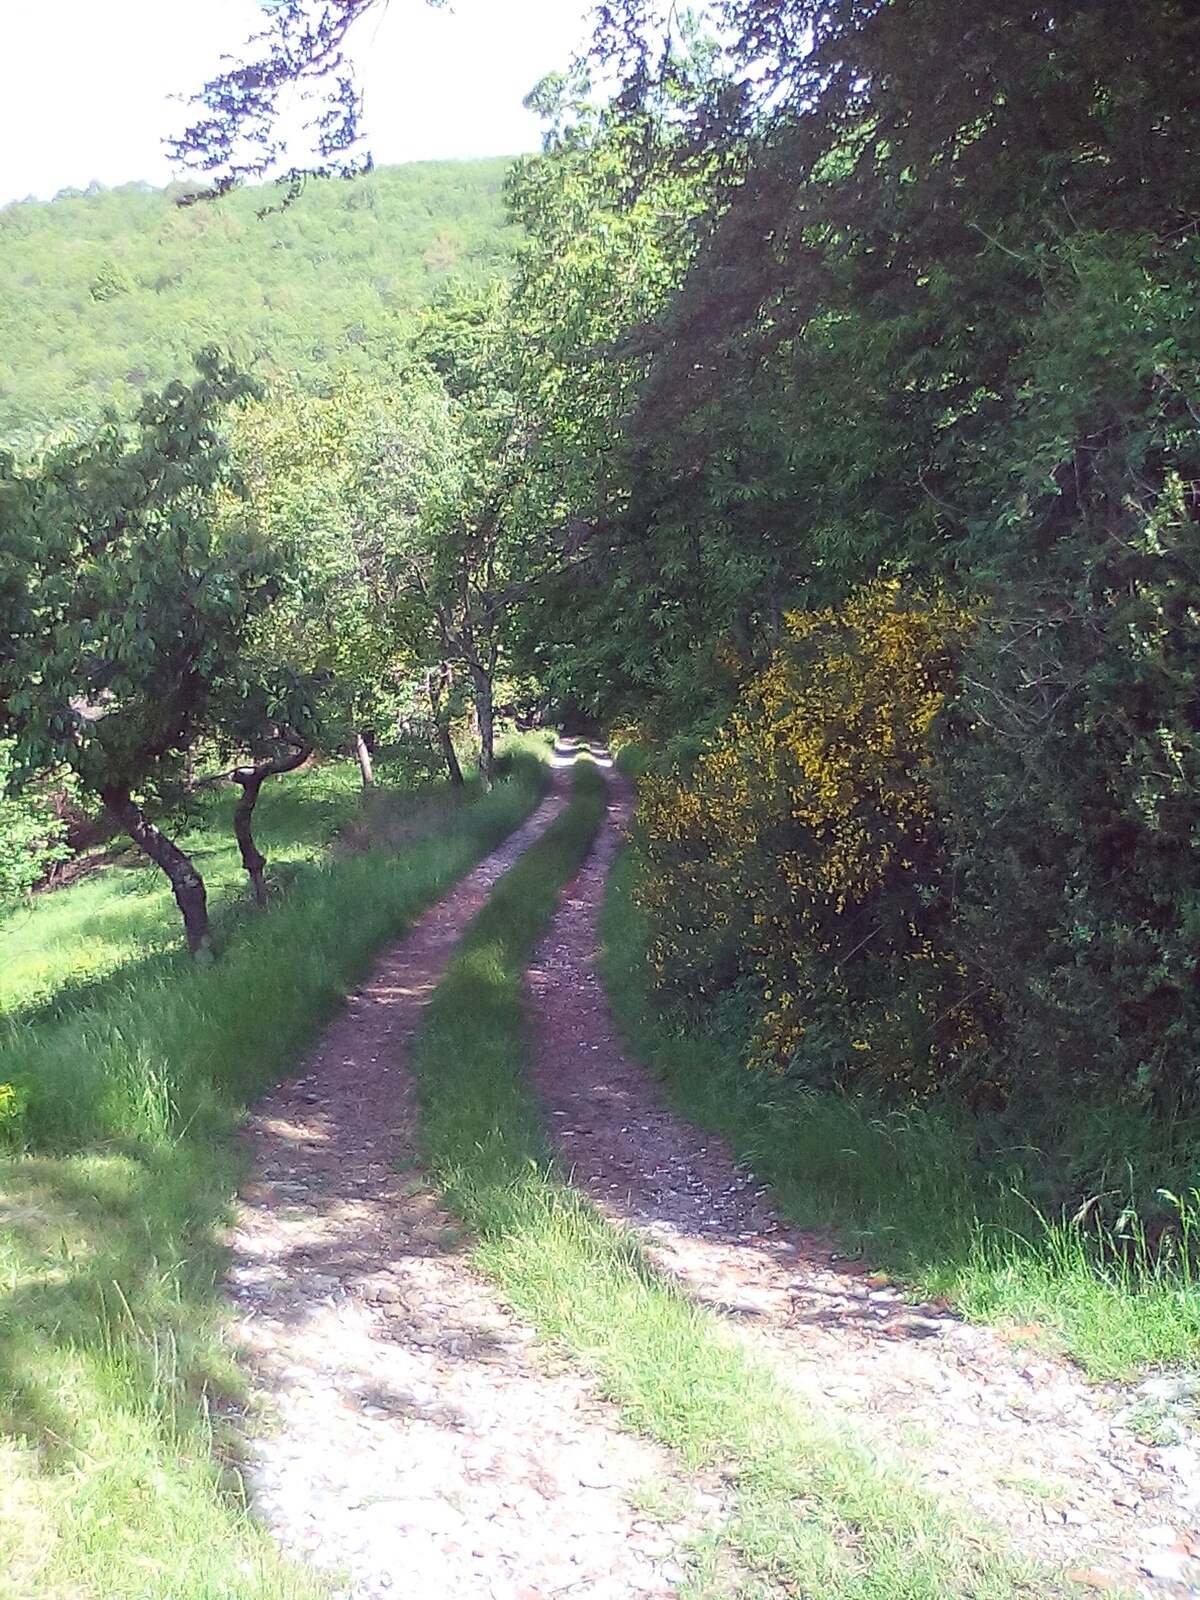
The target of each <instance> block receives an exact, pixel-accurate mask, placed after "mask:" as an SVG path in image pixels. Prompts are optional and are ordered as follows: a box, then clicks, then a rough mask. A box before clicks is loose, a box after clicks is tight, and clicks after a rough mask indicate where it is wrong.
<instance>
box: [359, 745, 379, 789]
mask: <svg viewBox="0 0 1200 1600" xmlns="http://www.w3.org/2000/svg"><path fill="white" fill-rule="evenodd" d="M354 754H355V755H356V756H357V757H358V770H359V771H360V772H361V773H362V783H363V788H364V789H370V788H371V787H372V786H373V785H374V783H375V768H374V767H373V766H372V765H371V750H370V747H369V745H368V744H367V741H366V740H365V739H364V738H363V736H362V734H361V733H356V734H355V735H354Z"/></svg>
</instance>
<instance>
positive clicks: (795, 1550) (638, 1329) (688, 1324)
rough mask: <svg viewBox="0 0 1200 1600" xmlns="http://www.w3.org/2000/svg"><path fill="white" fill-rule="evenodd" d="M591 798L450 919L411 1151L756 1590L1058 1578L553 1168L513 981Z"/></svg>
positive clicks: (1026, 1589)
mask: <svg viewBox="0 0 1200 1600" xmlns="http://www.w3.org/2000/svg"><path fill="white" fill-rule="evenodd" d="M604 806H605V793H604V785H603V779H602V778H601V776H600V774H599V773H598V772H596V771H595V770H594V769H588V768H583V769H580V770H579V771H578V773H577V776H576V782H575V793H574V797H573V799H572V802H571V805H570V807H569V808H568V810H567V811H566V812H565V813H564V814H563V816H562V817H560V818H559V820H558V821H557V822H556V823H555V824H554V826H553V827H552V828H551V829H550V830H549V831H548V832H547V834H546V835H545V836H544V837H543V839H542V840H541V841H539V843H538V844H537V845H535V846H534V848H533V849H532V850H531V851H530V852H529V853H528V854H527V855H526V856H525V857H523V859H522V860H521V861H520V862H519V863H518V864H517V865H516V866H515V867H514V868H513V869H512V870H511V871H510V872H509V873H508V874H507V875H506V876H505V877H504V878H503V879H502V880H501V882H500V884H499V885H498V886H497V888H496V890H495V892H494V893H493V895H492V897H491V899H490V900H489V902H488V904H487V905H486V906H485V908H484V909H483V911H481V912H480V914H479V916H478V917H477V918H476V919H475V921H474V923H473V924H472V925H471V927H470V929H469V930H468V932H467V934H466V937H465V938H464V940H463V943H462V945H461V946H460V948H459V951H458V953H457V954H456V956H455V957H454V959H453V961H452V962H451V964H450V966H449V968H448V969H447V972H446V975H445V977H444V978H443V980H442V983H441V985H440V986H439V988H438V990H437V993H436V994H435V996H434V999H433V1001H432V1003H431V1005H430V1008H429V1011H428V1013H427V1021H426V1026H425V1028H424V1030H423V1031H422V1034H421V1036H420V1038H419V1039H418V1041H417V1043H416V1046H415V1048H414V1050H413V1052H412V1055H411V1057H410V1061H411V1065H412V1068H413V1070H414V1072H415V1073H416V1075H417V1079H418V1084H419V1090H420V1096H421V1105H422V1120H421V1145H422V1153H423V1156H424V1159H425V1161H426V1162H427V1164H428V1167H429V1170H430V1173H431V1175H432V1177H433V1178H434V1180H435V1182H436V1183H437V1184H438V1185H439V1187H440V1188H441V1190H442V1192H443V1194H444V1195H445V1197H446V1199H447V1201H448V1203H449V1204H450V1205H451V1206H452V1207H453V1208H454V1209H455V1210H456V1211H458V1212H459V1214H460V1215H461V1216H462V1217H463V1219H464V1220H465V1221H466V1222H467V1223H468V1224H469V1225H470V1227H471V1228H472V1229H473V1230H474V1232H475V1233H476V1234H477V1235H478V1238H479V1245H478V1250H477V1261H478V1263H479V1265H480V1266H481V1267H482V1269H483V1270H484V1271H485V1272H487V1273H488V1274H489V1275H490V1276H491V1277H492V1278H493V1279H494V1281H495V1282H496V1283H497V1284H498V1285H499V1287H500V1288H501V1290H502V1292H503V1293H504V1295H505V1296H506V1298H507V1299H508V1300H509V1301H510V1302H511V1303H512V1304H513V1305H514V1306H515V1307H516V1308H517V1309H518V1310H519V1311H520V1312H521V1313H522V1314H523V1315H524V1316H526V1317H528V1318H529V1319H530V1320H531V1321H532V1322H533V1323H534V1325H535V1326H537V1327H538V1328H539V1329H540V1330H541V1332H542V1333H543V1334H544V1335H546V1336H548V1337H550V1338H552V1339H554V1340H556V1341H558V1342H559V1343H561V1344H562V1345H563V1346H564V1347H566V1348H567V1349H568V1350H569V1351H571V1352H572V1353H573V1354H574V1355H575V1356H576V1357H578V1358H580V1359H581V1360H582V1362H583V1363H584V1364H585V1365H586V1366H587V1367H588V1368H589V1369H590V1370H591V1371H592V1372H593V1373H594V1374H595V1375H596V1376H597V1378H598V1380H599V1382H600V1384H601V1386H602V1388H603V1389H604V1391H605V1392H606V1393H607V1394H608V1395H609V1396H610V1397H611V1398H612V1399H614V1400H615V1401H616V1402H618V1404H619V1405H620V1407H621V1408H622V1411H623V1413H624V1416H625V1418H626V1420H627V1421H628V1422H629V1423H630V1424H632V1425H633V1426H635V1427H637V1428H638V1429H640V1430H642V1431H644V1432H645V1433H647V1434H650V1435H652V1436H653V1437H655V1438H657V1439H659V1440H661V1441H662V1442H663V1443H665V1444H667V1445H669V1446H671V1447H673V1448H674V1449H675V1450H677V1451H678V1452H679V1453H680V1455H681V1456H682V1458H683V1460H684V1462H685V1463H687V1464H689V1465H691V1466H695V1467H701V1466H703V1467H709V1468H714V1469H717V1470H719V1471H721V1472H722V1473H723V1474H724V1476H725V1477H726V1479H727V1481H728V1482H729V1484H730V1486H731V1492H732V1494H733V1497H734V1503H735V1510H734V1513H733V1516H732V1519H731V1522H730V1524H729V1526H728V1527H727V1529H726V1530H725V1532H724V1538H725V1539H726V1540H727V1541H728V1543H729V1544H730V1545H731V1546H732V1547H733V1548H734V1549H736V1550H737V1552H738V1553H739V1555H740V1557H741V1559H742V1560H743V1561H744V1562H745V1563H746V1564H747V1565H748V1566H749V1567H751V1568H752V1569H753V1570H754V1571H755V1572H756V1573H757V1574H759V1575H760V1576H761V1578H762V1579H763V1580H765V1581H766V1582H767V1583H768V1584H778V1585H780V1586H781V1588H780V1589H779V1590H776V1589H768V1590H765V1591H763V1592H766V1593H772V1592H783V1593H791V1594H802V1595H811V1596H814V1597H816V1596H819V1597H821V1600H948V1597H953V1596H962V1597H966V1596H971V1597H972V1600H1000V1597H1002V1596H1012V1595H1015V1594H1018V1593H1037V1594H1039V1595H1049V1594H1052V1593H1057V1592H1060V1591H1059V1588H1058V1586H1057V1584H1056V1583H1055V1581H1054V1580H1053V1579H1051V1578H1049V1577H1048V1576H1047V1575H1045V1574H1040V1575H1037V1576H1035V1575H1034V1574H1032V1573H1030V1572H1027V1571H1025V1570H1024V1569H1022V1568H1019V1567H1018V1566H1017V1565H1016V1564H1015V1563H1014V1562H1012V1561H1011V1560H1010V1559H1009V1558H1008V1557H1007V1556H1006V1555H1005V1554H1004V1553H1003V1552H1002V1551H1001V1550H999V1549H998V1548H997V1545H998V1543H999V1540H998V1539H996V1540H994V1541H993V1540H992V1539H990V1538H989V1537H988V1536H987V1535H984V1534H981V1532H980V1530H978V1529H977V1528H975V1527H973V1526H966V1525H964V1524H960V1523H959V1522H958V1521H957V1520H956V1519H955V1518H954V1517H953V1516H952V1515H951V1514H950V1513H949V1512H948V1511H946V1510H944V1509H943V1508H942V1507H940V1506H938V1505H937V1504H935V1503H934V1502H933V1501H932V1500H931V1499H930V1498H929V1497H928V1496H926V1495H924V1494H923V1493H922V1492H921V1491H919V1490H918V1489H916V1488H915V1487H913V1486H912V1485H910V1484H909V1483H907V1482H906V1481H905V1480H904V1479H903V1478H902V1477H901V1476H900V1475H899V1474H897V1473H894V1472H891V1471H884V1470H881V1469H880V1468H879V1467H878V1465H877V1464H876V1463H875V1462H874V1461H873V1460H872V1459H871V1458H870V1457H869V1455H868V1454H867V1452H866V1451H865V1450H863V1449H862V1448H860V1447H858V1446H856V1445H855V1444H854V1442H853V1441H851V1440H850V1439H849V1438H848V1437H847V1436H846V1435H845V1434H844V1433H843V1432H842V1431H841V1430H840V1429H839V1428H838V1427H837V1425H836V1424H835V1423H834V1422H832V1421H831V1420H828V1419H825V1420H821V1419H817V1418H814V1417H812V1416H810V1415H808V1414H806V1413H805V1411H804V1409H803V1408H802V1407H801V1405H800V1404H799V1403H798V1401H797V1400H796V1399H795V1398H794V1397H792V1396H791V1395H790V1394H789V1393H788V1392H787V1391H786V1389H785V1388H784V1386H783V1385H782V1383H781V1382H780V1381H779V1380H777V1379H776V1378H775V1377H774V1376H773V1374H771V1373H770V1372H769V1371H768V1370H767V1369H766V1368H765V1367H763V1366H761V1365H759V1364H757V1363H755V1362H754V1361H753V1360H751V1359H750V1358H749V1357H748V1356H746V1355H745V1354H744V1353H743V1352H742V1351H741V1350H740V1349H738V1348H736V1347H735V1346H734V1345H733V1343H732V1341H731V1340H730V1339H729V1338H728V1337H727V1336H726V1335H725V1334H724V1331H723V1330H722V1328H721V1326H720V1323H719V1321H718V1319H716V1318H715V1317H713V1316H711V1315H710V1314H709V1313H707V1312H705V1311H703V1310H702V1309H700V1308H699V1307H697V1306H695V1305H693V1304H691V1303H689V1302H688V1301H687V1300H685V1299H684V1298H683V1296H682V1295H680V1294H679V1293H678V1292H677V1291H675V1290H674V1289H673V1288H672V1287H671V1286H670V1285H669V1284H668V1283H667V1282H666V1281H664V1280H663V1279H662V1278H660V1277H659V1276H657V1275H656V1274H655V1272H654V1271H653V1270H652V1269H651V1268H650V1266H649V1265H648V1263H647V1261H646V1260H645V1258H644V1256H643V1254H642V1252H641V1250H640V1248H639V1246H638V1244H637V1242H636V1240H635V1239H634V1238H633V1237H632V1236H630V1235H628V1234H625V1233H623V1232H621V1231H619V1230H618V1229H616V1228H614V1227H613V1226H611V1225H610V1224H608V1223H607V1222H605V1221H604V1220H603V1219H602V1218H601V1217H600V1216H599V1214H598V1213H597V1212H596V1211H595V1209H594V1208H593V1207H592V1206H591V1205H590V1204H589V1203H588V1202H587V1201H586V1200H585V1199H584V1198H583V1197H582V1196H581V1195H580V1194H579V1193H578V1191H576V1190H575V1189H573V1188H572V1187H571V1186H570V1184H569V1183H567V1182H566V1181H565V1180H564V1178H563V1176H562V1174H561V1173H560V1172H559V1171H558V1170H557V1169H556V1168H555V1165H554V1163H553V1162H552V1161H551V1159H550V1156H549V1148H548V1143H547V1138H546V1132H545V1128H544V1124H543V1121H542V1118H541V1115H540V1113H539V1110H538V1107H537V1104H536V1102H535V1100H534V1098H533V1096H532V1093H531V1091H530V1089H529V1088H528V1086H527V1084H526V1081H525V1075H524V1065H525V1060H526V1056H527V1048H528V1036H527V1025H526V1017H525V1009H524V1000H523V983H522V979H523V973H524V969H525V966H526V964H527V962H528V960H529V958H530V956H531V954H532V952H533V949H534V946H535V944H536V942H537V940H538V938H539V937H540V936H541V934H542V933H543V932H544V931H545V929H546V927H547V925H548V924H549V921H550V919H551V917H552V915H553V912H554V909H555V907H556V905H557V901H558V896H559V892H560V890H561V888H562V886H563V885H564V884H565V883H566V882H567V881H568V880H569V879H570V877H571V876H572V875H573V874H574V872H575V870H576V868H577V867H578V866H579V864H580V862H581V861H582V859H583V857H584V856H585V854H586V852H587V850H588V847H589V845H590V843H591V840H592V838H593V837H594V834H595V832H596V829H597V827H598V826H599V823H600V821H601V818H602V816H603V812H604ZM751 1582H757V1580H756V1579H752V1580H751ZM692 1592H693V1593H696V1592H697V1591H696V1590H695V1589H693V1591H692ZM706 1592H714V1591H706ZM740 1592H741V1593H743V1594H748V1593H750V1592H752V1591H751V1590H748V1589H746V1588H742V1589H741V1591H740Z"/></svg>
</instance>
